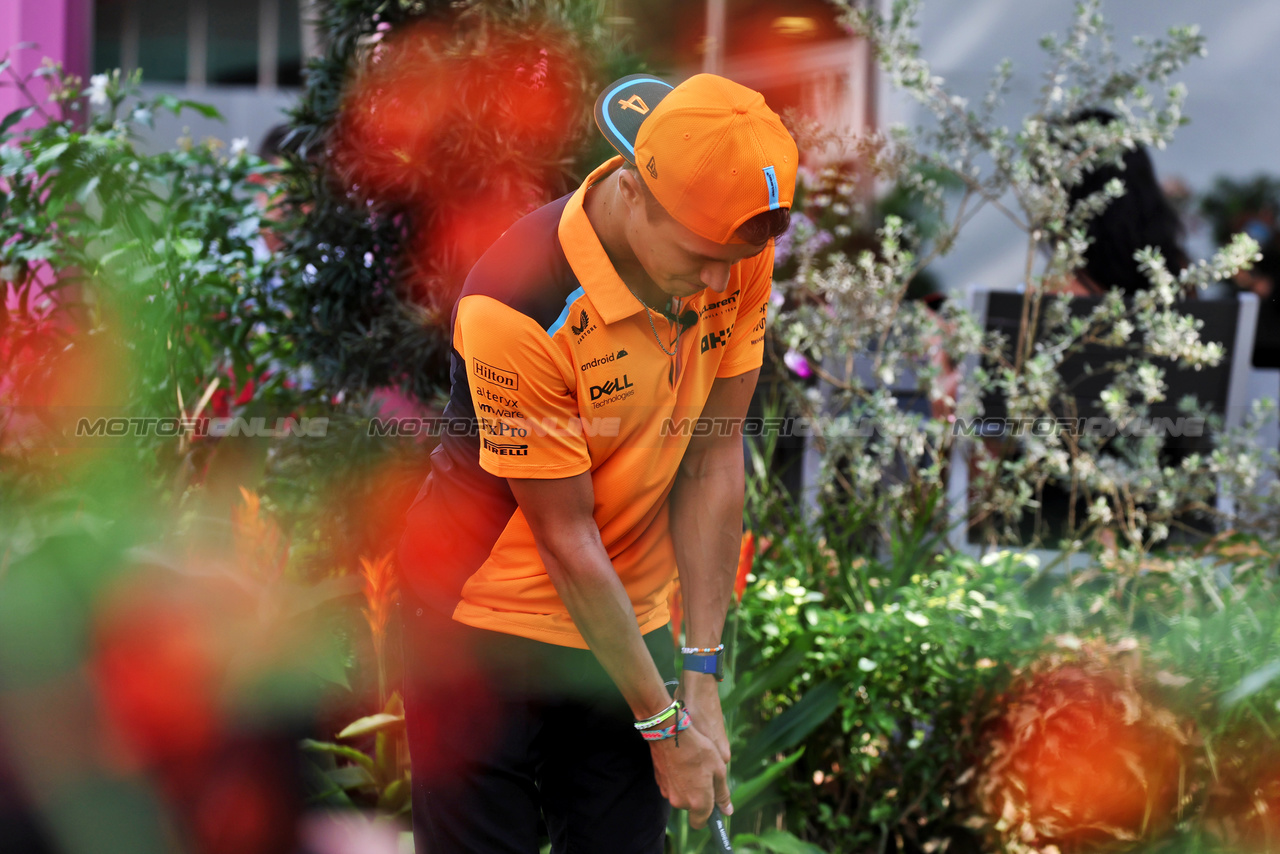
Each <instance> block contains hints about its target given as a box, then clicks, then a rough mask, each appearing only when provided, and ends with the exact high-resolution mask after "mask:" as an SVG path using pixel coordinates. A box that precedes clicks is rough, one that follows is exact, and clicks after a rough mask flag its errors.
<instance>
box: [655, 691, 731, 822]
mask: <svg viewBox="0 0 1280 854" xmlns="http://www.w3.org/2000/svg"><path fill="white" fill-rule="evenodd" d="M692 717H693V714H692V713H690V718H692ZM722 728H723V727H722ZM677 742H678V745H677ZM649 752H650V753H652V754H653V774H654V776H655V777H657V779H658V788H659V789H661V790H662V796H663V797H664V798H666V799H667V801H668V802H669V803H670V804H671V806H672V807H674V808H675V809H678V810H688V811H689V826H690V827H693V828H701V827H706V825H707V819H708V818H710V817H711V808H712V807H713V806H715V805H716V804H719V805H720V812H722V813H724V814H725V815H732V814H733V804H732V803H730V801H729V781H728V780H727V779H726V778H725V773H726V772H725V766H724V760H723V759H721V758H720V751H719V750H717V749H716V746H715V745H714V744H712V743H711V740H710V739H708V738H707V737H706V736H704V735H703V734H702V733H700V732H699V731H698V729H697V723H696V721H695V723H694V726H691V727H689V729H687V730H685V731H684V732H682V733H680V738H679V739H674V738H667V739H663V740H662V741H651V742H649Z"/></svg>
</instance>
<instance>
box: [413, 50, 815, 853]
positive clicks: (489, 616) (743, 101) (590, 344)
mask: <svg viewBox="0 0 1280 854" xmlns="http://www.w3.org/2000/svg"><path fill="white" fill-rule="evenodd" d="M596 120H597V124H598V125H599V126H600V129H601V131H602V132H603V133H604V134H605V136H606V137H607V138H608V139H609V141H610V142H611V143H612V144H613V146H614V147H615V148H616V149H617V150H618V152H619V154H620V156H619V157H616V158H614V159H612V160H610V161H608V162H607V163H605V164H603V165H602V166H600V167H599V168H598V169H597V170H596V171H595V172H593V173H592V174H591V175H590V176H588V178H587V179H586V181H584V182H583V184H582V186H581V187H580V188H579V189H578V190H577V191H576V192H575V193H573V194H571V195H569V196H566V197H565V198H562V199H560V200H558V201H556V202H553V203H551V204H550V205H547V206H546V207H543V208H541V209H539V210H537V211H535V212H534V213H532V214H530V215H529V216H527V217H525V218H524V219H522V220H520V221H519V222H517V223H516V224H515V225H513V226H512V227H511V228H510V229H509V230H508V231H507V233H506V234H504V235H503V236H502V237H501V238H500V239H499V240H498V241H497V242H496V243H495V244H494V246H493V247H492V248H491V249H490V250H489V251H488V252H487V253H486V254H485V256H484V257H483V258H481V260H480V261H479V262H478V263H477V264H476V266H475V268H474V270H473V271H472V272H471V274H470V276H469V277H468V279H467V282H466V285H465V287H464V288H463V291H462V295H461V296H460V298H459V300H458V303H457V305H456V307H455V310H454V317H453V353H452V366H451V374H452V383H453V389H452V395H451V398H450V402H449V404H448V407H447V408H446V410H445V414H446V416H448V417H449V418H450V419H451V422H450V424H451V429H450V430H449V435H448V436H447V437H446V438H445V439H444V440H443V441H442V443H441V445H440V447H439V448H437V450H436V451H435V452H434V453H433V454H432V474H431V476H430V478H428V480H427V483H426V484H425V485H424V487H423V490H422V492H421V493H420V495H419V497H418V500H417V501H416V502H415V503H414V506H413V508H412V509H411V510H410V512H409V524H408V528H407V530H406V534H405V537H404V540H403V542H402V544H401V548H400V561H401V566H402V569H403V572H404V575H405V582H406V585H405V586H406V588H407V592H406V597H405V598H406V601H405V605H406V608H405V613H406V616H407V620H406V644H405V653H406V680H405V689H406V690H405V699H406V717H407V721H408V730H409V742H410V754H411V760H412V767H413V782H414V792H413V820H414V834H415V839H416V844H417V846H418V850H419V851H424V852H426V851H429V852H431V854H446V852H455V851H456V852H463V851H466V852H488V851H495V852H498V851H501V852H507V851H510V852H533V851H536V849H537V839H538V835H539V832H540V831H539V828H540V826H542V825H545V827H546V830H547V832H548V833H549V835H550V837H551V840H552V848H553V850H554V851H557V852H559V851H570V850H572V851H583V852H592V851H601V852H604V851H608V852H610V854H615V852H633V851H634V852H660V851H662V850H663V840H664V836H665V827H666V821H667V816H668V813H669V810H670V807H671V806H675V807H677V808H683V809H688V810H689V811H690V821H691V823H692V824H693V825H694V826H698V827H700V826H702V825H703V824H704V823H705V822H706V821H707V818H708V816H709V815H710V813H711V811H712V807H713V806H715V805H719V807H720V808H721V810H722V811H723V812H724V813H726V814H728V813H730V812H732V805H731V803H730V799H729V792H728V788H727V785H726V782H725V765H726V763H727V762H728V760H729V745H728V739H727V737H726V735H725V730H724V720H723V715H722V713H721V709H720V700H719V694H718V690H717V678H718V675H719V658H720V653H721V651H722V649H723V647H722V646H721V644H720V633H721V629H722V627H723V624H724V619H725V614H726V611H727V608H728V604H729V599H730V595H731V592H732V591H731V589H732V585H733V576H734V567H735V565H736V562H737V550H738V542H739V539H740V535H741V531H742V501H743V482H744V473H743V453H742V444H741V441H742V440H741V432H740V425H741V421H742V418H743V417H744V415H745V414H746V411H747V404H748V402H749V400H750V398H751V394H752V392H753V390H754V388H755V384H756V377H757V375H758V374H759V369H760V365H761V361H762V355H763V339H764V326H765V312H766V310H767V307H768V298H769V289H770V284H771V277H772V269H773V243H772V240H773V238H774V237H777V236H778V235H779V234H781V233H782V232H784V231H785V230H786V228H787V225H788V222H789V208H790V205H791V201H792V196H793V193H794V188H795V175H796V166H797V161H798V155H797V151H796V146H795V143H794V141H793V140H792V139H791V136H790V135H789V134H788V133H787V131H786V129H785V128H784V127H783V125H782V123H781V122H780V121H779V119H778V117H777V115H776V114H774V113H773V112H772V111H771V110H770V109H769V108H768V107H767V106H766V105H765V103H764V99H763V98H762V97H761V96H760V95H759V93H757V92H753V91H751V90H749V89H746V88H744V87H742V86H739V85H737V84H735V83H733V82H731V81H729V80H726V79H724V78H721V77H716V76H714V75H707V74H703V75H698V76H696V77H693V78H691V79H689V80H687V81H685V82H684V83H682V84H680V85H679V86H676V87H674V88H673V87H672V86H671V85H670V84H668V83H666V82H664V81H662V80H659V79H657V78H655V77H651V76H649V75H632V76H631V77H627V78H624V79H622V80H619V81H617V82H616V83H614V84H612V85H611V86H609V87H608V88H607V89H606V90H605V91H604V92H603V93H602V94H601V96H600V99H599V101H598V102H597V104H596ZM699 419H702V420H703V421H704V422H708V423H709V425H710V426H711V429H710V430H704V429H694V428H693V425H694V424H695V423H697V422H698V420H699ZM455 424H462V425H464V426H466V425H474V427H475V428H476V429H475V430H474V431H471V430H454V429H452V425H455ZM677 575H678V577H679V579H680V582H681V585H682V590H683V595H684V601H685V610H686V615H687V617H686V618H687V632H686V638H685V642H686V643H687V644H688V645H689V646H688V647H687V648H686V649H685V650H684V653H685V654H684V658H683V662H684V669H685V675H684V678H683V679H681V680H678V681H677V680H676V679H675V673H674V662H673V658H674V656H673V644H672V638H671V632H670V628H669V621H670V615H669V613H668V611H667V597H668V594H669V592H670V589H671V585H672V583H673V582H674V581H675V579H676V577H677ZM439 614H443V615H445V617H447V620H446V619H441V618H440V617H439V616H437V615H439ZM676 685H678V689H677V690H676V691H675V697H674V699H673V696H672V693H671V691H670V690H669V689H670V688H671V687H672V686H676Z"/></svg>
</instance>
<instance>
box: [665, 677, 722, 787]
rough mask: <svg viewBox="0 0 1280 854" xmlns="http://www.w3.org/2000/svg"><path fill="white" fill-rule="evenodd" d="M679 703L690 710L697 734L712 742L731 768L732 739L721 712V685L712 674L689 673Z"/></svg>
mask: <svg viewBox="0 0 1280 854" xmlns="http://www.w3.org/2000/svg"><path fill="white" fill-rule="evenodd" d="M676 696H677V697H678V698H680V702H682V703H684V705H685V707H686V708H688V709H689V718H690V719H691V720H692V721H693V725H694V727H696V728H697V730H698V732H700V733H702V734H703V735H705V736H706V737H707V738H709V739H711V743H712V744H713V745H715V747H716V750H718V751H719V752H720V758H721V759H722V760H724V764H726V765H728V764H729V735H728V733H726V732H725V729H724V712H723V711H722V710H721V709H720V683H719V682H717V681H716V677H715V676H714V675H713V674H711V673H694V672H693V671H690V670H686V671H685V672H684V676H683V678H682V679H681V682H680V689H679V690H678V691H676Z"/></svg>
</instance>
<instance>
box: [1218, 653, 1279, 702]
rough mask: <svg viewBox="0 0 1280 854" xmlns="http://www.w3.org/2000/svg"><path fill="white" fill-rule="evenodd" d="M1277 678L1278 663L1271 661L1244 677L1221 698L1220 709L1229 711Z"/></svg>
mask: <svg viewBox="0 0 1280 854" xmlns="http://www.w3.org/2000/svg"><path fill="white" fill-rule="evenodd" d="M1277 676H1280V661H1272V662H1271V663H1269V664H1266V665H1263V666H1262V667H1259V668H1258V669H1257V670H1254V671H1253V672H1252V673H1249V674H1248V675H1246V676H1245V677H1244V678H1243V679H1241V680H1240V682H1239V683H1238V684H1237V685H1236V687H1234V688H1232V689H1231V690H1230V691H1228V692H1227V693H1226V694H1224V695H1223V696H1222V707H1223V708H1225V709H1229V708H1231V707H1232V706H1234V705H1235V704H1236V703H1239V702H1240V701H1241V700H1244V699H1247V698H1249V697H1251V696H1253V695H1254V694H1256V693H1258V692H1259V691H1261V690H1262V689H1263V688H1265V687H1267V685H1268V684H1269V683H1271V682H1272V681H1273V680H1274V679H1275V678H1276V677H1277Z"/></svg>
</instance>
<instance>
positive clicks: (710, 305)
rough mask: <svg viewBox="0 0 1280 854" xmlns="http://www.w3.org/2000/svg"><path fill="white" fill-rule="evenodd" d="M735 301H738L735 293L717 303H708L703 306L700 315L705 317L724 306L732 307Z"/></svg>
mask: <svg viewBox="0 0 1280 854" xmlns="http://www.w3.org/2000/svg"><path fill="white" fill-rule="evenodd" d="M737 301H738V295H737V294H736V293H732V294H729V295H728V296H727V297H725V298H724V299H722V300H720V301H719V302H713V303H708V304H707V305H705V306H703V307H702V314H703V316H704V317H705V316H706V315H708V314H710V313H711V312H713V311H715V310H716V309H720V308H724V307H725V306H728V305H733V304H734V303H736V302H737Z"/></svg>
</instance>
